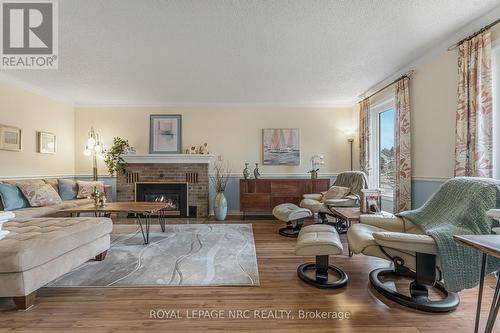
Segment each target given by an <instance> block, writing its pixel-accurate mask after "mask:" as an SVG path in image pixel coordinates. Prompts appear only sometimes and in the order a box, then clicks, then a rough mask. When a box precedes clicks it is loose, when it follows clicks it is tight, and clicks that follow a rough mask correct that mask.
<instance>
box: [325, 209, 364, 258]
mask: <svg viewBox="0 0 500 333" xmlns="http://www.w3.org/2000/svg"><path fill="white" fill-rule="evenodd" d="M328 210H329V211H330V212H331V213H332V214H331V215H332V216H333V217H335V218H337V219H338V220H341V221H345V222H346V224H347V229H349V228H350V227H351V225H352V223H353V222H359V217H360V216H361V210H360V208H359V207H334V206H328ZM347 251H348V253H349V257H352V252H351V249H350V248H349V245H347Z"/></svg>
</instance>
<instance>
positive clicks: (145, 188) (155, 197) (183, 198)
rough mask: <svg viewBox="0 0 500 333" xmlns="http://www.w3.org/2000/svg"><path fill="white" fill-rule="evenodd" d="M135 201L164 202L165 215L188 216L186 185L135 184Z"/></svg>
mask: <svg viewBox="0 0 500 333" xmlns="http://www.w3.org/2000/svg"><path fill="white" fill-rule="evenodd" d="M135 201H139V202H141V201H142V202H144V201H146V202H164V203H166V204H167V206H168V207H167V208H166V211H167V215H169V216H176V217H188V216H189V207H188V184H187V183H156V182H154V183H147V182H144V183H135Z"/></svg>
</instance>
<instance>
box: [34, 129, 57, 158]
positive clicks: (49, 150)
mask: <svg viewBox="0 0 500 333" xmlns="http://www.w3.org/2000/svg"><path fill="white" fill-rule="evenodd" d="M36 134H37V147H38V149H37V151H38V153H40V154H55V153H56V136H55V135H54V134H52V133H47V132H37V133H36Z"/></svg>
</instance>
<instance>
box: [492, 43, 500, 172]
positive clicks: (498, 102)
mask: <svg viewBox="0 0 500 333" xmlns="http://www.w3.org/2000/svg"><path fill="white" fill-rule="evenodd" d="M491 73H492V92H493V96H492V97H493V133H492V134H493V178H496V179H500V147H499V145H500V93H498V91H499V89H500V39H497V40H495V41H494V42H493V46H492V49H491Z"/></svg>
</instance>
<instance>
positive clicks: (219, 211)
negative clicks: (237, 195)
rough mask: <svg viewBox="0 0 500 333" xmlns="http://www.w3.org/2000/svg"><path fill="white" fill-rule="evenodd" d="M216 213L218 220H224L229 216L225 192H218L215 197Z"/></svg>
mask: <svg viewBox="0 0 500 333" xmlns="http://www.w3.org/2000/svg"><path fill="white" fill-rule="evenodd" d="M214 213H215V219H216V220H217V221H224V220H225V219H226V216H227V200H226V196H225V195H224V192H217V194H216V195H215V199H214Z"/></svg>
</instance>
